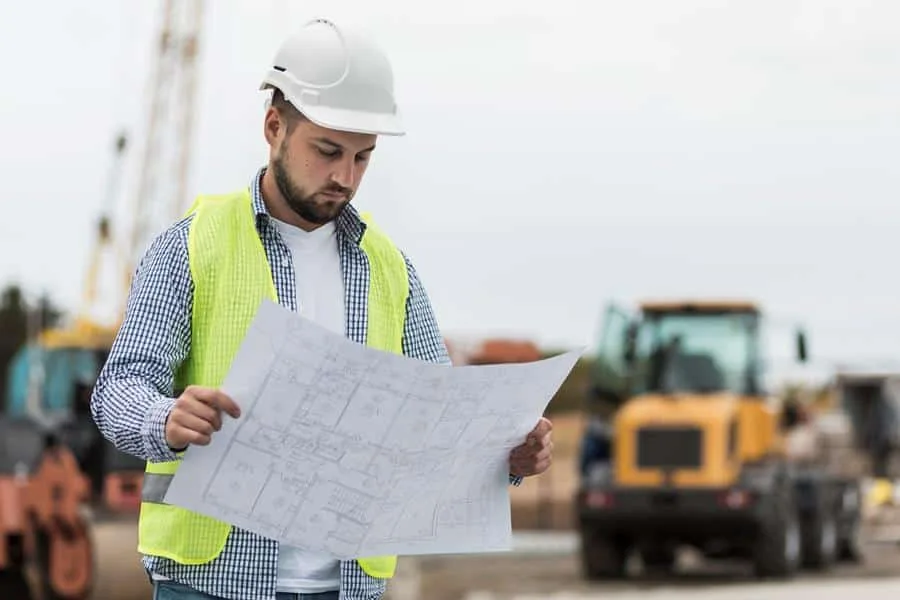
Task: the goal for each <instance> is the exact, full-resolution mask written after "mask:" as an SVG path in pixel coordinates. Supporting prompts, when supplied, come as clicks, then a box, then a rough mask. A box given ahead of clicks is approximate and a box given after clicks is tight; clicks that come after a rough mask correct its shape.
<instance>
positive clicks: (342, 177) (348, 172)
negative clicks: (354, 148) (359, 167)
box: [331, 157, 356, 190]
mask: <svg viewBox="0 0 900 600" xmlns="http://www.w3.org/2000/svg"><path fill="white" fill-rule="evenodd" d="M355 177H356V161H355V160H353V157H349V158H345V159H344V160H342V161H340V163H338V164H337V166H336V168H335V170H334V172H333V173H332V174H331V179H332V181H334V182H335V183H336V184H338V185H339V186H341V187H343V188H347V189H348V190H349V189H353V180H354V178H355Z"/></svg>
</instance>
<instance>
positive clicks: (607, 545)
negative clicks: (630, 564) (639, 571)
mask: <svg viewBox="0 0 900 600" xmlns="http://www.w3.org/2000/svg"><path fill="white" fill-rule="evenodd" d="M626 550H627V549H626V547H625V545H624V544H622V543H621V542H620V541H618V540H616V539H614V538H612V537H610V536H607V535H604V534H602V533H598V532H596V531H594V530H593V529H592V528H591V527H584V529H583V530H582V532H581V570H582V572H583V573H584V577H585V578H586V579H588V580H589V581H602V580H604V579H622V578H624V577H625V567H626V561H627V558H628V556H627V552H626Z"/></svg>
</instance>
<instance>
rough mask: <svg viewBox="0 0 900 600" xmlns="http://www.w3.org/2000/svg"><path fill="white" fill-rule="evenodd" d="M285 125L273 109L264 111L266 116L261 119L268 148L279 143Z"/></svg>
mask: <svg viewBox="0 0 900 600" xmlns="http://www.w3.org/2000/svg"><path fill="white" fill-rule="evenodd" d="M284 130H285V123H284V120H283V119H282V118H281V115H280V114H278V111H277V110H275V108H274V107H271V106H270V107H269V108H268V109H267V110H266V116H265V118H264V119H263V135H264V136H265V138H266V142H268V144H269V146H273V147H274V146H276V145H278V144H279V143H280V142H281V136H282V135H283V134H284Z"/></svg>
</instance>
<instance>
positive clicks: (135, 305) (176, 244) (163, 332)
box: [91, 219, 193, 461]
mask: <svg viewBox="0 0 900 600" xmlns="http://www.w3.org/2000/svg"><path fill="white" fill-rule="evenodd" d="M187 221H188V220H187V219H185V220H182V221H180V222H179V223H177V224H175V225H174V226H172V227H171V228H169V229H168V230H167V231H165V232H164V233H162V234H161V235H159V236H158V237H157V238H156V239H155V240H154V241H153V243H152V244H151V245H150V248H149V249H148V250H147V252H146V253H145V254H144V256H143V258H142V260H141V262H140V264H139V266H138V268H137V271H136V273H135V276H134V279H133V281H132V285H131V290H130V292H129V296H128V303H127V306H126V309H125V315H124V319H123V322H122V326H121V328H120V329H119V332H118V334H117V336H116V339H115V341H114V342H113V345H112V348H111V350H110V355H109V358H108V359H107V361H106V364H105V365H104V366H103V369H102V370H101V372H100V375H99V377H98V379H97V383H96V385H95V386H94V392H93V395H92V397H91V414H92V415H93V418H94V422H95V423H96V424H97V427H98V429H99V430H100V431H101V432H102V433H103V436H104V437H106V439H108V440H109V441H110V442H111V443H112V444H113V445H115V447H116V448H118V449H119V450H120V451H122V452H125V453H126V454H131V455H133V456H136V457H139V458H142V459H144V460H151V461H168V460H175V459H176V458H177V455H176V454H175V453H174V452H173V451H172V450H171V449H170V448H169V447H168V446H167V444H166V441H165V426H166V420H167V419H168V416H169V413H170V412H171V410H172V406H173V405H174V403H175V400H174V398H172V395H173V394H174V389H173V388H174V380H175V373H176V371H177V369H178V367H179V366H180V365H181V363H182V362H183V361H184V359H185V357H186V356H187V354H188V351H189V348H190V332H191V318H190V314H191V303H192V301H193V298H192V296H193V288H192V282H191V277H190V268H189V266H188V256H187Z"/></svg>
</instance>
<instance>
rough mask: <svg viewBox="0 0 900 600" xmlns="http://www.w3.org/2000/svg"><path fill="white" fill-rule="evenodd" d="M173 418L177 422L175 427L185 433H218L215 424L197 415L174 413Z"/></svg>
mask: <svg viewBox="0 0 900 600" xmlns="http://www.w3.org/2000/svg"><path fill="white" fill-rule="evenodd" d="M172 418H173V420H174V421H175V425H177V426H178V427H179V428H180V429H182V430H185V431H193V432H196V433H201V434H203V435H212V434H213V433H214V432H216V431H217V430H216V428H215V425H214V424H213V423H210V422H209V421H207V420H206V419H202V418H200V417H198V416H197V415H192V414H190V413H186V412H182V413H172Z"/></svg>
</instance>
